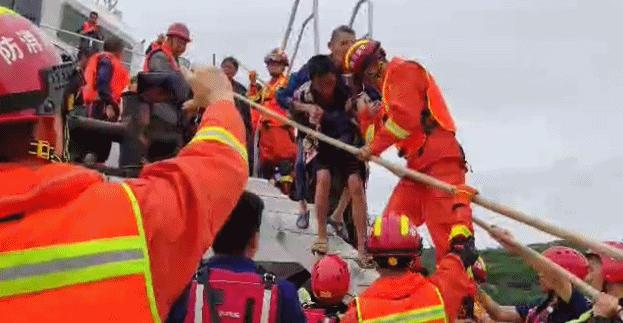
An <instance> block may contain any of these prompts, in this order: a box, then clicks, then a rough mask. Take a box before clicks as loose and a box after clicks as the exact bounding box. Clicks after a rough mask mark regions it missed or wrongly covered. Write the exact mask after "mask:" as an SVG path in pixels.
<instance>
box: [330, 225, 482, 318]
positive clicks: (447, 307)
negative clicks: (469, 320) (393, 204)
mask: <svg viewBox="0 0 623 323" xmlns="http://www.w3.org/2000/svg"><path fill="white" fill-rule="evenodd" d="M367 248H368V252H369V253H370V254H371V255H372V256H373V257H374V261H375V262H376V263H377V265H378V267H377V269H378V271H379V274H380V278H379V279H377V280H376V281H375V282H374V283H373V284H372V285H371V286H370V287H369V288H368V289H366V290H365V291H364V292H363V293H362V294H361V295H360V296H359V297H357V298H355V301H354V302H353V303H352V304H351V306H350V308H349V310H348V312H346V314H345V316H344V318H343V319H342V322H345V323H351V322H377V321H379V322H380V321H382V322H386V321H387V322H394V321H395V322H454V321H455V319H456V318H457V315H458V313H459V311H460V310H461V308H462V306H463V301H464V300H465V299H466V298H467V297H469V296H471V295H474V294H475V292H476V291H475V289H474V288H473V285H472V283H471V281H470V278H469V277H468V275H467V272H466V270H467V269H468V268H470V266H472V265H473V264H474V263H475V262H476V259H477V258H478V253H477V252H476V249H475V247H474V239H473V237H471V238H470V239H467V240H464V239H463V240H460V241H453V243H452V251H451V252H450V253H449V254H447V255H445V256H444V257H443V258H442V259H441V261H440V262H438V264H437V269H436V271H435V273H434V274H433V275H432V276H430V277H428V278H427V277H425V276H423V275H422V274H420V273H419V272H420V271H423V267H422V265H421V261H420V256H421V253H422V238H421V237H420V236H419V234H418V232H417V227H416V226H415V225H414V224H413V223H412V222H411V221H410V220H409V218H408V217H407V216H404V215H396V214H390V215H386V216H381V217H378V218H376V220H375V221H374V225H373V227H372V230H371V232H370V236H369V239H368V245H367ZM390 319H393V321H391V320H390Z"/></svg>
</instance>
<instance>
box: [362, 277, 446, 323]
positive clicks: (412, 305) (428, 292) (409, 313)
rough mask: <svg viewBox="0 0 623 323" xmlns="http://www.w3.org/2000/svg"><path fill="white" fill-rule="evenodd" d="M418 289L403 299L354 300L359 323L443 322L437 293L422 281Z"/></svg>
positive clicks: (363, 297) (442, 311)
mask: <svg viewBox="0 0 623 323" xmlns="http://www.w3.org/2000/svg"><path fill="white" fill-rule="evenodd" d="M422 280H423V281H422V284H421V288H419V289H418V290H417V292H415V293H413V294H411V295H410V296H409V297H407V298H402V299H384V298H376V297H366V296H365V294H364V296H361V297H357V298H356V299H355V306H356V309H357V320H358V322H360V323H390V322H413V323H420V322H431V323H447V322H448V319H447V317H446V313H445V307H444V303H443V299H442V298H441V294H440V293H439V290H438V289H437V287H436V286H435V285H433V284H432V283H430V282H428V281H424V280H425V278H424V277H422Z"/></svg>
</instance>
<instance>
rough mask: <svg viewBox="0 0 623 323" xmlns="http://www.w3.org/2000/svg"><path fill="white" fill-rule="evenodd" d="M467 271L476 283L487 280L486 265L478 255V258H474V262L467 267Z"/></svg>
mask: <svg viewBox="0 0 623 323" xmlns="http://www.w3.org/2000/svg"><path fill="white" fill-rule="evenodd" d="M467 271H468V274H469V276H470V277H471V278H473V279H474V281H476V282H477V283H478V284H483V283H486V282H487V265H486V263H485V261H484V259H482V257H478V259H476V262H474V264H473V265H472V266H471V267H469V269H468V270H467Z"/></svg>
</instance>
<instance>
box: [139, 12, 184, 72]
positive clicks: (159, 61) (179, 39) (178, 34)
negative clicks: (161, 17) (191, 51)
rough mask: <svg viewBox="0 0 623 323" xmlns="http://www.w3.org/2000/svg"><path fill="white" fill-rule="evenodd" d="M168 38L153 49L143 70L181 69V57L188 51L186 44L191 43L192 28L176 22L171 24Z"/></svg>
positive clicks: (163, 70)
mask: <svg viewBox="0 0 623 323" xmlns="http://www.w3.org/2000/svg"><path fill="white" fill-rule="evenodd" d="M166 36H167V38H166V40H165V41H164V43H163V44H162V45H161V46H158V47H156V48H155V49H154V50H152V51H151V52H150V53H149V55H147V57H146V58H145V65H144V66H143V70H144V71H145V72H170V71H179V70H180V66H179V62H178V60H179V58H180V56H182V54H184V52H186V45H188V43H190V41H191V39H190V30H188V27H187V26H186V25H185V24H183V23H179V22H176V23H174V24H172V25H171V26H169V29H168V30H167V34H166Z"/></svg>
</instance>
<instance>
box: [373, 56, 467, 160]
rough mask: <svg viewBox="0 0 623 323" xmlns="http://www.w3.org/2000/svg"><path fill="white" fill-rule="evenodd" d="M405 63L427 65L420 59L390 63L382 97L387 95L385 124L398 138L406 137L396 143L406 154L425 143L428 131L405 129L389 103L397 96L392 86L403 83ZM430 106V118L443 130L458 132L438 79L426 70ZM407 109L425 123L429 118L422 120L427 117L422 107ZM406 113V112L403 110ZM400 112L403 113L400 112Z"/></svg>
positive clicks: (412, 116)
mask: <svg viewBox="0 0 623 323" xmlns="http://www.w3.org/2000/svg"><path fill="white" fill-rule="evenodd" d="M404 64H416V65H418V66H419V67H421V68H422V69H423V70H424V71H426V68H425V67H424V66H422V65H421V64H419V63H418V62H416V61H411V60H409V61H407V60H403V59H401V58H397V57H396V58H394V59H392V61H391V62H390V63H389V64H388V65H387V72H386V77H385V80H384V81H383V88H382V96H383V106H384V108H385V112H386V114H387V116H388V119H387V121H386V122H385V127H386V128H387V129H388V130H389V131H390V132H392V133H393V134H394V135H395V136H396V137H398V138H404V139H403V140H401V142H399V143H398V144H397V145H396V146H397V148H398V150H400V151H404V152H405V154H407V155H410V154H412V153H413V152H414V151H417V150H418V149H419V148H420V147H421V146H422V145H424V143H425V142H426V136H427V134H426V133H424V132H422V133H411V132H410V131H408V129H403V128H401V127H400V125H399V124H400V123H401V120H397V117H396V116H395V114H396V112H395V111H392V109H390V106H389V104H388V99H387V98H389V97H390V96H392V95H393V91H392V87H393V86H394V84H402V83H404V80H403V77H404V75H403V73H401V72H400V67H401V66H404ZM426 78H427V79H426V81H427V84H426V107H425V108H426V109H427V110H428V112H429V114H430V118H431V119H432V120H434V123H436V125H438V126H439V127H441V128H442V129H444V130H446V131H449V132H451V133H456V126H455V123H454V120H453V119H452V115H451V114H450V111H449V109H448V106H447V104H446V102H445V100H444V98H443V95H442V94H441V89H439V86H438V85H437V83H436V82H435V79H434V78H433V76H432V75H431V74H430V73H429V72H428V71H426ZM404 108H406V109H412V111H411V112H412V113H411V116H410V117H411V118H416V119H417V120H420V121H422V122H426V120H421V119H422V118H423V116H422V115H421V108H420V107H412V106H408V105H407V104H405V107H404ZM400 112H403V113H404V112H405V111H400ZM400 112H399V113H400Z"/></svg>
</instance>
